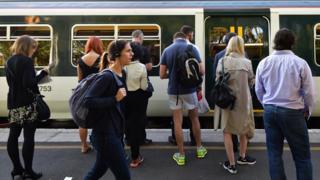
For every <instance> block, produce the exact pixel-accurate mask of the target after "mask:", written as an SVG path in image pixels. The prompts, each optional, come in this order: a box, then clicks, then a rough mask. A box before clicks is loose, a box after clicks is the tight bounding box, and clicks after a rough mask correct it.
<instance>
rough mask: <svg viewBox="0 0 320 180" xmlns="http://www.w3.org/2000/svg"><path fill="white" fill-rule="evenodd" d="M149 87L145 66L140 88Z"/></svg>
mask: <svg viewBox="0 0 320 180" xmlns="http://www.w3.org/2000/svg"><path fill="white" fill-rule="evenodd" d="M147 87H148V74H147V69H146V68H145V67H143V72H142V76H141V79H140V88H141V89H142V90H144V91H145V90H146V89H147Z"/></svg>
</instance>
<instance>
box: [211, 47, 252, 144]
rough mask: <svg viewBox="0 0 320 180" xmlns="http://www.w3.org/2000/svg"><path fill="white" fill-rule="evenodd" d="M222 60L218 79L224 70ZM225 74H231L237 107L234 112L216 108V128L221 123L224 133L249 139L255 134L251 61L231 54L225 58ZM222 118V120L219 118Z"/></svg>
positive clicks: (231, 85) (230, 85) (217, 74)
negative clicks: (251, 89)
mask: <svg viewBox="0 0 320 180" xmlns="http://www.w3.org/2000/svg"><path fill="white" fill-rule="evenodd" d="M222 60H223V59H221V60H220V61H219V64H218V67H217V71H216V72H217V73H216V77H217V79H218V78H219V76H220V74H219V72H220V71H221V70H222ZM224 68H225V70H224V71H225V72H229V73H230V79H229V83H228V84H229V87H230V88H231V89H232V90H233V93H234V94H235V96H236V98H237V99H236V102H235V107H234V109H233V110H229V109H221V108H219V107H218V106H215V111H214V127H215V129H217V128H218V124H219V122H220V124H221V129H223V131H224V132H228V133H232V134H236V135H243V134H245V135H247V137H248V138H251V137H253V134H254V117H253V106H252V98H251V94H250V87H251V86H252V85H253V83H254V74H253V70H252V64H251V61H250V60H249V59H246V58H245V57H243V56H240V55H239V54H237V53H231V54H230V55H228V56H226V57H224ZM220 116H221V119H219V117H220Z"/></svg>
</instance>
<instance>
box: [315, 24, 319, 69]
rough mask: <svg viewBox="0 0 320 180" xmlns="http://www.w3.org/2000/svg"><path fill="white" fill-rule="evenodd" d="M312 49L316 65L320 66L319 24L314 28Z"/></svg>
mask: <svg viewBox="0 0 320 180" xmlns="http://www.w3.org/2000/svg"><path fill="white" fill-rule="evenodd" d="M314 47H315V50H314V51H315V52H314V53H315V60H316V64H317V65H320V24H316V25H315V27H314Z"/></svg>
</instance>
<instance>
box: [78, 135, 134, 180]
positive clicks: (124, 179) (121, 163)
mask: <svg viewBox="0 0 320 180" xmlns="http://www.w3.org/2000/svg"><path fill="white" fill-rule="evenodd" d="M90 139H91V142H92V144H93V147H94V149H95V150H96V151H97V157H96V162H95V164H94V166H93V167H92V169H91V170H90V171H89V172H88V174H87V175H86V177H85V178H84V179H85V180H96V179H99V178H101V177H102V176H103V175H104V174H105V173H106V171H107V170H108V168H110V170H111V171H112V173H113V174H114V176H115V178H116V180H130V171H129V167H128V163H127V161H126V157H125V156H126V155H125V151H124V147H123V143H122V137H119V136H116V135H115V134H111V133H110V134H100V133H95V132H94V131H93V132H92V134H91V136H90Z"/></svg>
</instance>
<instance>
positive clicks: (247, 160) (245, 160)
mask: <svg viewBox="0 0 320 180" xmlns="http://www.w3.org/2000/svg"><path fill="white" fill-rule="evenodd" d="M256 162H257V161H256V159H255V158H253V157H250V156H248V155H247V156H246V157H244V158H242V157H241V156H240V157H239V158H238V160H237V164H239V165H254V164H255V163H256Z"/></svg>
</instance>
